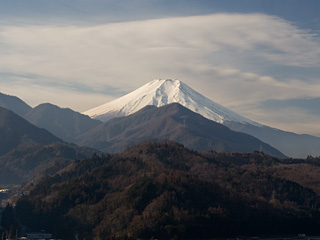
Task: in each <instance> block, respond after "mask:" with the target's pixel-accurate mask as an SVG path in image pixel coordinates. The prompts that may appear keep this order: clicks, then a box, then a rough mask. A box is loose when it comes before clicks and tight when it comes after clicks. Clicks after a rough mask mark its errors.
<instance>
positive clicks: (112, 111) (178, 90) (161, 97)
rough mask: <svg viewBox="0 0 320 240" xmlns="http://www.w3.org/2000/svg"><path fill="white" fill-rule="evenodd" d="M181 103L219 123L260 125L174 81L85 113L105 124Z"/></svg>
mask: <svg viewBox="0 0 320 240" xmlns="http://www.w3.org/2000/svg"><path fill="white" fill-rule="evenodd" d="M170 103H180V104H181V105H182V106H184V107H186V108H188V109H190V110H192V111H194V112H196V113H199V114H201V115H202V116H204V117H206V118H208V119H210V120H213V121H215V122H218V123H223V122H224V121H234V122H240V123H250V124H253V125H256V126H257V125H260V124H258V123H256V122H253V121H251V120H249V119H247V118H245V117H242V116H240V115H239V114H237V113H235V112H233V111H231V110H229V109H227V108H225V107H223V106H221V105H219V104H217V103H215V102H213V101H212V100H210V99H208V98H206V97H204V96H203V95H201V94H200V93H198V92H196V91H195V90H193V89H192V88H190V87H189V86H188V85H186V84H184V83H183V82H181V81H179V80H177V79H155V80H153V81H151V82H149V83H147V84H145V85H143V86H142V87H140V88H138V89H137V90H135V91H133V92H131V93H128V94H127V95H125V96H123V97H120V98H118V99H115V100H113V101H111V102H108V103H106V104H103V105H101V106H99V107H96V108H93V109H91V110H88V111H86V112H84V114H86V115H89V116H90V117H92V118H95V119H99V120H101V121H107V120H109V119H111V118H114V117H122V116H127V115H130V114H132V113H135V112H137V111H139V110H140V109H142V108H144V107H145V106H147V105H154V106H157V107H160V106H163V105H166V104H170Z"/></svg>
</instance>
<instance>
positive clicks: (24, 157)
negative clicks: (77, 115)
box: [0, 107, 97, 184]
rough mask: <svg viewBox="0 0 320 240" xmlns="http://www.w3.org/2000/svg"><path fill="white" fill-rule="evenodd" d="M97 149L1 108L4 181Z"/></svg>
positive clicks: (0, 179)
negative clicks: (62, 136) (56, 133)
mask: <svg viewBox="0 0 320 240" xmlns="http://www.w3.org/2000/svg"><path fill="white" fill-rule="evenodd" d="M94 152H97V150H94V149H90V148H85V147H78V146H76V145H74V144H67V143H65V142H63V141H62V140H61V139H59V138H57V137H55V136H54V135H52V134H51V133H50V132H48V131H47V130H45V129H40V128H38V127H36V126H34V125H32V124H31V123H29V122H28V121H27V120H25V119H24V118H22V117H19V116H18V115H17V114H15V113H14V112H12V111H10V110H7V109H5V108H1V107H0V166H1V169H0V184H13V183H14V184H17V183H22V182H23V181H26V180H28V179H29V178H31V177H33V176H34V174H36V173H37V174H40V172H41V171H44V170H45V169H46V168H47V167H48V166H49V165H50V163H51V162H53V161H55V160H57V159H65V160H68V161H69V160H77V159H83V158H86V157H90V156H92V154H93V153H94ZM69 162H70V161H69ZM47 164H49V165H48V166H47Z"/></svg>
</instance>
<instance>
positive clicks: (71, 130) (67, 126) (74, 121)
mask: <svg viewBox="0 0 320 240" xmlns="http://www.w3.org/2000/svg"><path fill="white" fill-rule="evenodd" d="M24 118H25V119H27V120H28V121H29V122H31V123H32V124H34V125H36V126H38V127H41V128H45V129H47V130H48V131H50V132H52V133H53V134H54V135H56V136H57V137H59V138H61V139H63V140H64V141H67V142H74V139H75V137H77V136H78V135H80V134H82V133H84V132H87V131H89V130H91V129H93V128H95V127H97V126H98V125H99V124H100V123H101V122H100V121H98V120H95V119H91V118H90V117H88V116H86V115H83V114H80V113H78V112H75V111H73V110H71V109H69V108H60V107H58V106H55V105H52V104H50V103H45V104H40V105H38V106H37V107H35V108H33V109H31V110H29V111H28V112H27V113H26V114H24Z"/></svg>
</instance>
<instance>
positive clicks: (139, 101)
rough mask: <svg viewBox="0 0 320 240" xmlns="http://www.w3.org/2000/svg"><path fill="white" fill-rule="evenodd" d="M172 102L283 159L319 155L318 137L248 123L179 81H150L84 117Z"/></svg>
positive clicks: (103, 116) (107, 117) (119, 113)
mask: <svg viewBox="0 0 320 240" xmlns="http://www.w3.org/2000/svg"><path fill="white" fill-rule="evenodd" d="M165 85H166V86H165ZM170 86H171V87H170ZM181 86H182V87H181ZM172 102H178V103H180V104H181V105H183V106H185V107H187V108H188V109H190V110H192V111H194V112H196V113H199V114H201V115H202V116H204V117H206V118H208V119H210V120H212V121H215V122H218V123H221V124H223V125H225V126H227V127H229V128H230V129H231V130H234V131H237V132H242V133H246V134H250V135H252V136H254V137H256V138H258V139H260V140H261V141H263V142H266V143H268V144H270V145H271V146H273V147H275V148H277V149H278V150H280V151H281V152H282V153H283V154H285V155H286V156H289V157H294V158H306V157H307V156H308V155H313V156H318V155H320V138H319V137H315V136H311V135H310V136H308V135H301V134H296V133H291V132H286V131H282V130H280V129H276V128H272V127H269V126H265V125H262V124H260V123H257V122H255V121H252V120H249V119H247V118H245V117H243V116H241V115H239V114H237V113H235V112H233V111H231V110H229V109H227V108H225V107H223V106H221V105H219V104H217V103H215V102H213V101H212V100H210V99H208V98H206V97H205V96H203V95H201V94H200V93H198V92H196V91H194V90H193V89H192V88H190V87H189V86H187V85H186V84H184V83H182V82H181V81H179V80H171V79H166V80H161V79H156V80H153V81H151V82H149V83H147V84H145V85H143V86H142V87H140V88H138V89H137V90H134V91H133V92H130V93H128V94H127V95H125V96H123V97H120V98H118V99H115V100H113V101H111V102H108V103H106V104H103V105H101V106H98V107H96V108H93V109H91V110H88V111H86V112H84V114H87V115H89V116H91V117H93V118H97V119H100V120H102V121H108V120H110V119H112V118H114V117H119V116H125V115H128V114H132V113H133V112H135V111H136V110H138V109H141V108H142V107H144V106H146V105H154V106H157V107H160V106H163V105H166V104H169V103H172Z"/></svg>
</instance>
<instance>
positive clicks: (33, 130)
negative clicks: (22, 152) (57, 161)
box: [0, 107, 62, 155]
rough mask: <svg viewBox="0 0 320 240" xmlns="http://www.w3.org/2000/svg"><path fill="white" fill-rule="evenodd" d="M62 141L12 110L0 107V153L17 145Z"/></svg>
mask: <svg viewBox="0 0 320 240" xmlns="http://www.w3.org/2000/svg"><path fill="white" fill-rule="evenodd" d="M54 142H62V140H61V139H59V138H57V137H56V136H54V135H52V134H51V133H49V132H48V131H47V130H45V129H40V128H37V127H36V126H34V125H32V124H31V123H29V122H28V121H27V120H25V119H23V118H22V117H20V116H18V115H17V114H15V113H14V112H12V111H10V110H7V109H5V108H1V107H0V155H2V154H5V153H7V152H9V151H11V150H13V149H14V148H17V147H18V146H19V145H30V144H32V143H36V144H49V143H54Z"/></svg>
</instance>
